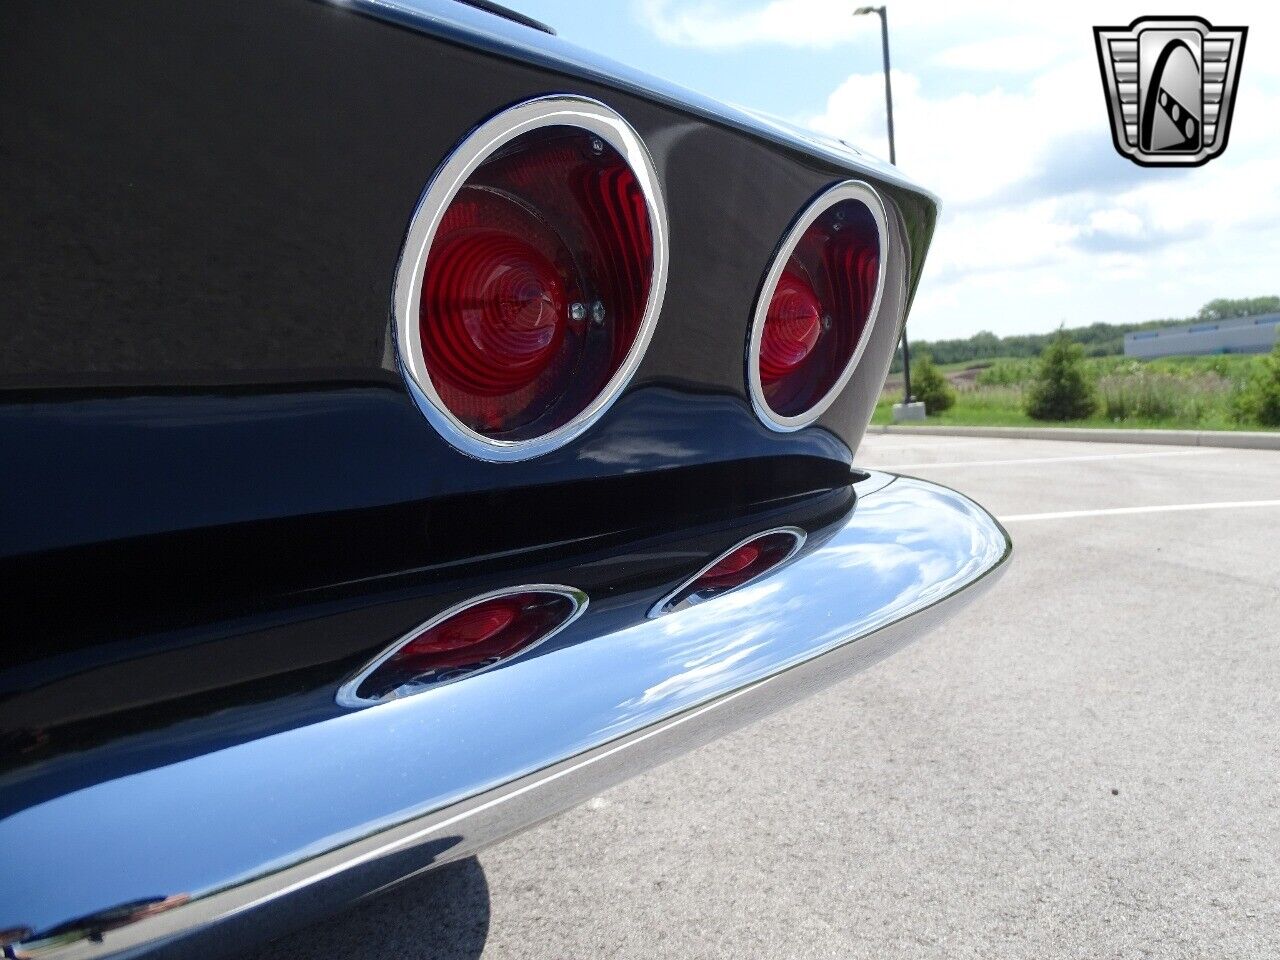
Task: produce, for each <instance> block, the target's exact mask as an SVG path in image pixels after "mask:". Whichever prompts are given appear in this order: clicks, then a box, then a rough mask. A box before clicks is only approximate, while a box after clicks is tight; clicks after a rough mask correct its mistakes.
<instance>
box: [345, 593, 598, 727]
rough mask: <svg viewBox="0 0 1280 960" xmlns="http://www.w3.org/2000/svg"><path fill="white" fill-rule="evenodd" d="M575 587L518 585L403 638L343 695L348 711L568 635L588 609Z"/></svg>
mask: <svg viewBox="0 0 1280 960" xmlns="http://www.w3.org/2000/svg"><path fill="white" fill-rule="evenodd" d="M586 605H587V598H586V595H585V594H583V593H582V592H580V591H578V590H574V589H572V588H570V587H558V586H554V587H553V586H541V585H539V586H531V587H518V588H515V589H513V590H506V591H503V592H501V593H497V594H486V595H484V596H480V597H476V598H475V599H473V600H469V601H467V602H466V603H463V604H459V605H458V606H456V607H451V608H450V609H448V610H446V611H445V612H444V613H442V614H440V615H439V616H437V617H435V618H433V619H431V620H428V621H427V622H426V623H425V624H423V625H422V626H421V627H419V628H418V629H416V630H414V631H413V632H411V633H410V634H409V635H408V636H406V637H402V638H401V639H400V640H397V641H396V642H395V643H394V644H392V645H391V646H390V647H388V648H387V649H386V650H384V651H383V652H382V653H381V654H379V655H378V657H377V658H376V659H375V660H374V661H373V662H372V663H370V664H369V665H368V666H366V667H365V668H364V669H363V670H361V671H360V673H359V674H357V675H356V676H355V677H354V678H353V679H352V680H350V681H348V682H347V683H346V684H344V685H343V686H342V689H341V690H339V691H338V702H339V703H341V704H343V705H344V706H363V705H367V704H371V703H384V702H386V701H388V700H398V699H401V698H403V697H407V696H412V695H413V694H415V693H421V692H423V691H425V690H428V689H430V688H432V687H435V686H439V685H440V684H442V683H448V682H450V681H452V680H458V679H461V678H462V677H465V676H469V675H470V674H473V673H478V672H479V671H481V670H487V669H489V668H491V667H495V666H497V665H498V664H499V663H502V662H503V661H504V660H509V659H511V658H512V657H514V656H515V655H516V654H519V653H523V652H525V651H526V650H529V649H531V648H533V647H535V646H537V645H538V644H539V643H542V641H544V640H546V639H547V638H548V637H550V636H551V635H552V634H554V633H557V632H558V631H560V630H562V629H564V627H566V626H568V625H569V624H570V623H571V622H572V621H573V620H574V619H575V618H577V617H578V616H579V615H580V614H581V613H582V611H583V610H585V609H586Z"/></svg>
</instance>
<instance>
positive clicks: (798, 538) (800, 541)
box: [649, 527, 809, 619]
mask: <svg viewBox="0 0 1280 960" xmlns="http://www.w3.org/2000/svg"><path fill="white" fill-rule="evenodd" d="M774 533H785V534H789V535H790V536H791V537H792V538H793V539H794V540H795V542H794V543H793V544H792V546H791V549H790V550H788V551H787V555H786V556H785V557H783V558H782V559H781V560H779V561H778V562H777V563H775V564H774V565H773V566H772V567H769V568H767V569H765V570H763V571H761V572H760V573H759V574H758V575H757V576H755V577H752V578H751V579H750V580H748V581H746V582H745V583H740V584H738V586H736V587H730V588H729V589H728V590H724V591H722V592H721V593H718V594H716V597H723V596H725V595H726V594H729V593H734V592H735V591H737V590H741V589H743V588H744V587H749V586H750V585H751V584H753V583H755V582H756V581H757V580H758V579H760V577H766V576H768V575H769V574H771V573H773V572H774V571H775V570H777V569H778V568H779V567H781V566H782V565H783V564H784V563H788V562H789V561H790V560H791V558H792V557H794V556H795V555H796V554H797V553H799V552H800V548H801V547H802V546H804V541H805V538H806V537H808V536H809V535H808V534H807V533H805V532H804V531H803V530H801V529H800V528H799V527H774V528H773V529H772V530H762V531H760V532H759V533H753V534H752V535H751V536H749V537H744V538H743V539H742V540H739V541H738V542H737V543H735V544H734V545H733V546H732V547H730V548H729V549H728V550H725V551H723V552H722V553H720V554H719V555H718V556H716V558H715V559H714V560H712V561H711V562H710V563H707V564H705V565H704V566H702V567H701V568H700V569H699V570H698V572H697V573H695V574H694V575H693V576H691V577H689V578H688V579H687V580H685V581H684V582H683V583H681V584H680V586H678V587H676V588H675V589H674V590H672V591H671V592H670V593H668V594H667V595H666V596H665V597H663V598H662V599H661V600H659V601H658V602H657V603H655V604H654V605H653V608H652V609H651V610H650V611H649V617H650V619H652V618H653V617H661V616H664V615H665V614H668V613H676V612H677V611H679V610H684V609H685V608H686V606H689V607H692V606H695V605H697V604H698V603H699V602H700V601H699V600H696V599H694V598H693V597H690V598H689V599H688V600H686V601H685V602H684V603H683V604H680V605H678V606H674V607H672V608H671V609H669V610H668V609H667V604H669V603H670V602H671V601H672V599H674V598H675V597H677V596H679V595H680V592H681V591H682V590H684V589H685V588H687V587H688V586H689V585H690V584H691V583H694V582H696V581H697V580H698V578H699V577H701V576H702V575H703V574H704V573H706V572H707V571H708V570H710V569H711V568H712V567H714V566H715V565H716V564H717V563H719V562H720V561H721V560H723V559H724V558H725V557H727V556H729V554H731V553H733V552H734V551H735V550H738V549H739V548H741V547H745V546H746V545H747V544H748V543H753V542H754V541H756V540H762V539H764V538H765V537H767V536H769V535H770V534H774ZM712 599H715V597H713V598H712Z"/></svg>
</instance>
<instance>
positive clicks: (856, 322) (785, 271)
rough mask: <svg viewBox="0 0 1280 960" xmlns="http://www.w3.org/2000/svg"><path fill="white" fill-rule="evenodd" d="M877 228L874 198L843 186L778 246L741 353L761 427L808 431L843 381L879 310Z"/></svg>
mask: <svg viewBox="0 0 1280 960" xmlns="http://www.w3.org/2000/svg"><path fill="white" fill-rule="evenodd" d="M884 223H885V218H884V206H883V204H882V203H881V202H880V199H879V197H878V196H877V195H876V194H875V192H874V191H873V190H872V189H871V188H870V187H869V186H867V185H866V184H863V183H856V182H852V181H851V182H848V183H842V184H839V185H837V186H835V187H832V188H831V189H830V190H828V191H826V192H825V193H824V194H822V196H820V197H819V198H818V199H817V200H816V201H815V202H814V203H813V204H812V205H811V206H810V207H809V208H808V209H807V210H806V211H805V212H804V213H803V214H802V215H801V216H800V218H799V220H798V221H797V222H796V224H795V225H794V226H793V227H792V229H791V231H790V233H789V234H788V235H787V237H786V239H785V240H784V241H783V244H782V247H781V249H780V251H779V253H778V256H777V258H776V259H775V261H774V263H773V264H772V265H771V267H770V270H769V273H768V275H767V276H766V279H765V283H764V286H763V288H762V290H761V294H760V299H759V301H758V302H757V304H756V314H755V320H754V323H753V325H752V330H751V341H750V344H749V347H748V354H747V367H748V369H747V380H748V384H749V387H750V392H751V399H752V403H753V404H754V406H755V408H756V411H757V413H759V414H760V417H761V419H763V420H764V422H765V423H766V424H768V425H769V426H771V427H773V428H775V429H778V430H795V429H798V428H799V427H802V426H805V425H806V424H808V423H812V422H813V421H814V420H816V419H817V418H818V417H819V416H821V414H822V412H823V411H824V410H826V408H827V407H828V406H830V405H831V403H832V401H834V400H835V398H836V396H837V395H838V394H839V392H840V390H841V389H843V388H844V385H845V384H846V383H848V380H849V377H850V376H851V375H852V373H853V368H854V367H855V366H856V364H857V362H858V359H859V358H860V357H861V355H862V352H863V350H864V349H865V346H866V342H867V338H868V336H869V334H870V331H871V325H872V323H873V322H874V321H875V316H876V312H877V309H878V306H879V302H880V294H881V287H882V285H883V276H884V250H883V246H884V233H885V231H884Z"/></svg>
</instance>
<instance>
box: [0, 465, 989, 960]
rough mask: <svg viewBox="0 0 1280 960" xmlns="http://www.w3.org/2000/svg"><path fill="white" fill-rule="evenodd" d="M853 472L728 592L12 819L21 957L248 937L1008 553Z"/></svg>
mask: <svg viewBox="0 0 1280 960" xmlns="http://www.w3.org/2000/svg"><path fill="white" fill-rule="evenodd" d="M857 493H858V501H857V507H856V509H854V510H853V511H852V513H851V514H849V515H848V517H847V519H846V521H845V522H844V524H843V525H842V526H840V527H839V528H838V529H836V530H834V531H833V532H832V533H831V534H830V535H828V536H827V537H826V538H825V539H824V540H823V541H822V542H820V543H819V544H818V545H817V546H816V547H814V548H812V549H806V551H805V552H802V553H801V554H800V555H799V556H798V557H797V558H796V559H795V560H794V561H793V562H791V563H789V564H788V565H786V566H784V567H782V568H780V569H779V570H777V571H776V572H774V573H773V574H771V575H769V576H767V577H766V578H764V579H763V580H760V581H757V582H756V583H754V584H752V585H750V586H749V587H747V588H744V589H742V590H740V591H738V592H736V593H733V594H728V595H725V596H723V597H719V598H716V599H714V600H712V601H709V602H707V603H705V604H702V605H700V606H695V607H692V608H689V609H687V610H682V611H680V612H679V613H675V614H671V615H668V616H665V617H660V618H658V619H655V620H648V621H646V622H644V623H640V624H636V625H630V626H625V627H623V628H620V629H618V630H617V631H616V632H612V633H604V634H601V635H598V636H595V637H592V638H590V639H588V640H586V641H585V642H580V643H574V644H572V645H566V646H563V647H560V648H558V649H555V650H553V651H551V652H550V653H546V654H545V655H541V656H534V657H530V658H528V659H523V660H517V661H513V662H512V663H511V664H509V665H507V666H506V667H504V668H503V669H501V670H494V671H491V672H488V673H484V674H479V675H477V676H474V677H471V678H468V679H467V680H466V681H465V682H461V683H455V684H450V685H447V686H443V687H440V688H439V689H437V690H434V691H431V692H429V693H426V694H422V695H419V696H415V697H411V698H408V699H405V700H401V701H397V702H393V703H388V704H383V705H380V706H376V707H372V708H369V709H365V710H358V711H353V712H350V713H347V714H345V715H343V716H341V717H338V718H336V719H333V720H329V721H326V722H323V723H316V724H312V725H310V726H305V727H300V728H297V729H292V730H288V731H285V732H282V733H279V734H276V735H274V736H270V737H265V738H262V739H258V740H254V741H251V742H248V743H242V744H239V745H236V746H232V747H228V748H226V749H224V750H220V751H217V752H214V753H209V754H205V755H203V756H199V757H196V758H193V759H190V760H186V761H183V762H180V763H175V764H172V765H169V766H165V767H160V768H156V769H152V770H148V771H146V772H143V773H139V774H135V775H132V776H127V777H122V778H120V779H116V780H109V781H106V782H102V783H99V784H96V785H94V786H92V787H89V788H86V789H82V790H79V791H77V792H73V793H70V794H67V795H64V796H60V797H57V798H55V799H52V800H49V801H46V802H43V803H40V804H38V805H35V806H32V807H29V808H27V809H25V810H23V811H21V812H19V813H17V814H15V815H13V816H11V817H9V818H8V819H6V820H5V821H3V822H2V823H0V849H3V850H4V851H5V855H6V856H5V860H6V870H5V875H4V877H3V879H0V929H6V928H13V929H19V928H21V927H26V928H28V929H29V930H30V929H34V930H36V931H43V933H34V934H27V935H26V938H25V939H23V940H22V941H21V942H18V943H13V944H12V945H11V946H9V947H8V948H7V949H8V951H9V953H8V955H9V956H13V957H59V958H62V957H66V958H76V957H102V956H136V955H142V954H146V955H154V954H169V953H172V954H173V955H175V956H176V955H181V956H184V957H189V956H195V955H201V954H204V953H211V954H213V953H226V952H229V950H232V949H235V950H238V949H242V948H243V946H244V945H245V942H246V940H247V939H250V938H254V939H256V938H260V937H263V936H270V935H273V934H275V933H278V932H281V931H283V930H285V929H287V928H288V927H290V926H294V925H296V924H298V923H299V922H304V921H306V920H308V919H310V918H312V917H314V916H317V915H321V914H323V913H326V912H330V911H332V910H333V909H335V908H336V907H338V906H340V905H341V904H343V903H346V902H349V901H351V900H353V899H357V898H359V897H361V896H365V895H367V894H369V893H372V892H376V891H377V890H378V889H380V888H382V887H384V886H386V885H389V884H391V883H394V882H396V881H398V880H401V879H403V878H405V877H407V876H410V875H412V874H414V873H417V872H420V871H422V870H425V869H429V868H431V867H433V866H438V865H440V864H442V863H445V862H448V861H449V860H453V859H456V858H459V857H462V856H466V855H467V854H470V853H473V852H474V851H476V850H477V849H479V848H481V847H483V846H484V845H486V844H489V843H492V842H494V841H496V840H499V839H502V838H503V837H506V836H509V835H510V834H512V833H514V832H516V831H518V830H520V829H522V828H525V827H528V826H531V825H533V824H536V823H538V822H539V821H541V820H544V819H546V818H547V817H549V816H552V815H554V814H555V813H557V812H559V811H562V810H564V809H566V808H568V807H570V806H573V805H574V804H576V803H579V802H581V801H583V800H585V799H587V798H589V797H591V796H592V795H594V794H596V793H598V792H599V791H601V790H602V789H604V788H606V787H609V786H611V785H613V784H616V783H618V782H620V781H622V780H624V779H626V778H627V777H629V776H631V775H633V774H635V773H638V772H640V771H642V770H644V769H646V768H648V767H651V766H653V765H655V764H658V763H661V762H663V761H664V760H667V759H669V758H671V757H674V756H676V755H678V754H680V753H682V752H684V751H686V750H688V749H690V748H692V747H695V746H698V745H700V744H702V743H705V742H707V741H709V740H711V739H713V738H715V737H716V736H719V735H720V734H722V733H725V732H727V731H728V730H731V729H733V728H735V727H738V726H741V725H743V724H745V723H748V722H750V721H752V720H755V719H757V718H759V717H762V716H764V715H765V714H768V713H769V712H771V711H773V710H775V709H777V708H779V707H782V706H785V705H787V704H789V703H792V702H794V701H796V700H798V699H800V698H802V697H804V696H806V695H807V694H809V693H811V692H813V691H815V690H817V689H820V688H822V687H824V686H826V685H828V684H830V683H833V682H835V681H837V680H839V679H841V678H843V677H846V676H848V675H849V674H851V673H854V672H856V671H858V670H860V669H862V668H864V667H866V666H868V665H870V664H872V663H874V662H876V661H877V660H879V659H881V658H882V657H884V656H886V655H888V654H889V653H892V652H893V651H895V650H896V649H898V648H899V647H901V646H902V645H903V644H905V643H906V642H907V641H909V640H911V639H913V638H914V637H916V636H918V635H919V634H920V633H921V632H923V631H925V630H927V629H928V628H929V627H931V626H933V625H934V624H936V623H937V622H939V621H940V620H941V619H943V618H944V617H946V616H947V615H949V614H951V613H952V612H954V611H955V610H956V609H957V608H958V607H959V606H960V605H961V604H962V603H963V602H965V601H967V600H968V599H970V598H971V597H973V596H974V595H975V594H976V593H977V592H978V590H977V588H980V587H983V586H986V585H988V584H990V583H991V582H992V580H993V579H994V576H993V574H996V573H998V572H1000V571H1001V570H1002V569H1003V566H1004V564H1005V561H1006V560H1007V559H1008V557H1009V555H1010V550H1011V544H1010V541H1009V538H1008V536H1007V534H1006V533H1005V531H1004V529H1003V528H1002V527H1001V526H1000V525H999V524H998V523H997V522H996V521H995V520H994V519H993V518H992V517H991V516H990V515H989V514H988V513H986V511H984V510H983V509H982V508H981V507H979V506H977V505H976V504H975V503H973V502H972V501H970V500H968V499H967V498H965V497H963V496H961V495H960V494H957V493H955V492H953V491H951V490H948V489H946V488H943V487H939V486H936V485H933V484H929V483H925V482H923V481H920V480H915V479H910V478H894V477H891V476H889V475H886V474H873V475H872V476H871V477H870V478H869V479H868V480H866V481H863V482H862V483H860V484H859V485H858V487H857ZM18 865H20V866H18ZM15 866H17V868H16V869H15ZM13 936H14V935H13V934H10V939H11V940H12V939H13Z"/></svg>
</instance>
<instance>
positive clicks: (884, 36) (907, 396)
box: [853, 6, 912, 403]
mask: <svg viewBox="0 0 1280 960" xmlns="http://www.w3.org/2000/svg"><path fill="white" fill-rule="evenodd" d="M868 13H876V14H879V15H880V43H881V49H882V50H883V51H884V106H885V117H886V119H887V121H888V128H889V162H890V163H892V164H894V165H895V166H896V165H897V163H898V154H897V151H896V150H895V149H894V145H893V87H892V85H890V83H889V14H888V13H887V12H886V10H885V8H884V7H883V6H879V7H859V8H858V9H857V10H855V11H853V15H854V16H855V17H860V16H863V15H864V14H868ZM902 397H903V402H904V403H911V400H912V397H911V348H910V347H909V346H908V345H907V324H906V322H905V321H904V322H903V324H902Z"/></svg>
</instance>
